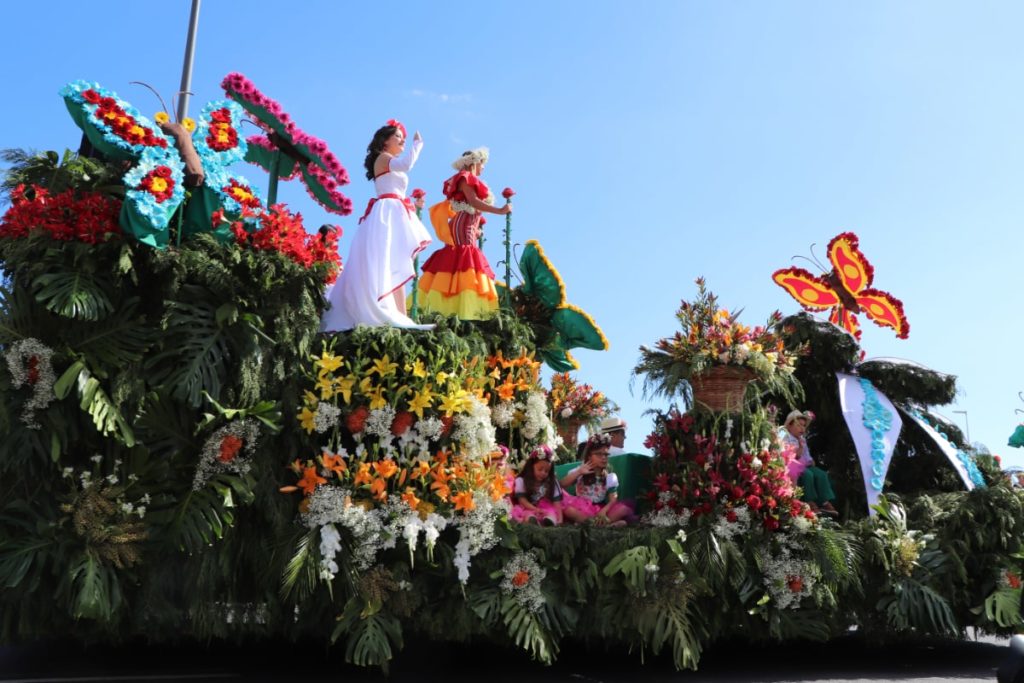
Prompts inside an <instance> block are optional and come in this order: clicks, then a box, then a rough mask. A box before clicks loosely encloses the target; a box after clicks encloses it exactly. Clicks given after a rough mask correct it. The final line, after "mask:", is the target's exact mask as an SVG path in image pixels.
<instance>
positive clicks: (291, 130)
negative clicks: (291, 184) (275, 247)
mask: <svg viewBox="0 0 1024 683" xmlns="http://www.w3.org/2000/svg"><path fill="white" fill-rule="evenodd" d="M221 87H223V88H224V92H225V93H227V95H228V97H230V98H231V99H233V100H235V101H236V102H238V103H239V104H240V105H241V106H242V107H243V108H245V110H246V111H247V112H249V114H250V115H251V116H252V117H253V119H254V120H255V122H256V125H258V126H259V127H260V128H262V129H263V133H264V134H263V135H259V136H252V137H250V138H249V148H248V149H249V152H248V154H247V155H246V157H245V159H246V161H249V162H251V163H254V164H256V165H257V166H259V167H261V168H262V169H264V170H265V171H267V172H268V173H270V187H271V190H270V191H269V192H268V193H267V194H268V201H269V203H271V204H273V203H274V202H275V201H276V194H277V189H276V188H277V180H278V178H281V179H284V180H289V179H291V178H295V177H296V176H299V175H301V176H302V180H303V183H304V184H305V185H306V190H307V191H308V192H309V195H310V196H311V197H312V198H313V199H314V200H315V201H316V202H317V203H318V204H320V206H322V207H324V209H326V210H327V211H330V212H331V213H336V214H340V215H342V216H347V215H348V214H350V213H352V200H350V199H349V198H348V197H346V196H344V195H343V194H341V192H339V191H338V189H337V188H338V187H339V186H341V185H347V184H348V182H349V178H348V172H347V171H346V170H345V167H344V166H342V165H341V162H340V161H338V158H337V157H336V156H334V154H333V153H332V152H331V150H330V149H328V147H327V143H326V142H324V141H323V140H320V139H319V138H316V137H313V136H312V135H309V134H308V133H306V132H304V131H303V130H302V129H301V128H299V127H298V126H297V125H296V124H295V122H294V121H293V120H292V118H291V116H289V115H288V113H287V112H286V111H284V109H283V108H282V107H281V105H280V104H278V103H277V102H275V101H274V100H272V99H271V98H269V97H267V96H266V95H264V94H263V93H262V92H260V91H259V89H258V88H256V86H255V85H254V84H253V83H252V81H250V80H249V79H248V78H246V77H245V76H243V75H242V74H240V73H231V74H228V75H227V76H225V77H224V80H223V81H222V82H221Z"/></svg>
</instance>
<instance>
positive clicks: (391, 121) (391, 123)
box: [384, 119, 409, 138]
mask: <svg viewBox="0 0 1024 683" xmlns="http://www.w3.org/2000/svg"><path fill="white" fill-rule="evenodd" d="M384 125H385V126H394V127H395V128H397V129H398V130H400V131H402V137H403V138H407V137H409V136H408V135H407V134H406V132H405V126H404V125H402V122H401V121H399V120H398V119H388V120H387V122H386V123H385V124H384Z"/></svg>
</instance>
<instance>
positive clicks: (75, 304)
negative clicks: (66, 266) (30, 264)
mask: <svg viewBox="0 0 1024 683" xmlns="http://www.w3.org/2000/svg"><path fill="white" fill-rule="evenodd" d="M108 288H109V284H108V283H105V282H103V281H102V280H101V279H100V278H96V277H94V276H92V275H90V274H88V273H86V272H82V271H65V272H57V273H45V274H43V275H40V276H38V277H37V278H36V279H35V280H34V281H33V282H32V290H33V292H34V293H35V297H36V300H37V301H38V302H39V303H41V304H43V305H44V306H46V308H47V310H49V311H52V312H54V313H56V314H57V315H59V316H62V317H65V318H76V319H79V320H100V319H102V318H105V317H107V316H108V315H110V314H111V313H112V312H113V310H114V305H113V304H112V303H111V301H110V298H109V297H108V296H107V293H106V290H107V289H108Z"/></svg>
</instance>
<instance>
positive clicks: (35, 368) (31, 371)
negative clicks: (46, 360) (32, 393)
mask: <svg viewBox="0 0 1024 683" xmlns="http://www.w3.org/2000/svg"><path fill="white" fill-rule="evenodd" d="M25 366H26V367H27V368H28V373H27V374H26V377H25V379H26V380H28V383H29V384H31V385H32V386H35V385H36V383H38V382H39V356H29V358H28V362H26V363H25Z"/></svg>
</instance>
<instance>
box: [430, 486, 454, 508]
mask: <svg viewBox="0 0 1024 683" xmlns="http://www.w3.org/2000/svg"><path fill="white" fill-rule="evenodd" d="M430 489H431V490H432V491H433V492H434V493H435V494H436V495H437V497H438V498H439V499H440V500H441V502H442V503H447V502H448V499H449V498H450V497H451V495H452V490H451V489H450V488H449V487H448V484H445V483H443V482H439V481H435V482H434V483H433V484H431V485H430Z"/></svg>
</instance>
